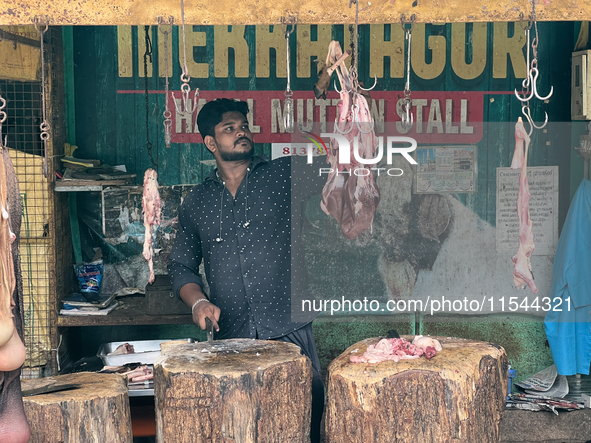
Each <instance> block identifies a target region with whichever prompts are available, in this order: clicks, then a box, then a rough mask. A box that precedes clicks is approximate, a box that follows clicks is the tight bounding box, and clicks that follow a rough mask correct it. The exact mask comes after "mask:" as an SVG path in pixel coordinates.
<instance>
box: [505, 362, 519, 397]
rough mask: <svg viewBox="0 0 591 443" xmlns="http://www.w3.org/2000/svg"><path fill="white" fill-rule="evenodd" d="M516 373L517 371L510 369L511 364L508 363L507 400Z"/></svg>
mask: <svg viewBox="0 0 591 443" xmlns="http://www.w3.org/2000/svg"><path fill="white" fill-rule="evenodd" d="M516 374H517V372H516V371H515V369H511V365H509V380H508V384H509V386H508V389H507V400H509V394H511V387H512V386H513V379H514V378H515V375H516Z"/></svg>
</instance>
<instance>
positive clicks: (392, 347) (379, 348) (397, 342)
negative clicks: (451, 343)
mask: <svg viewBox="0 0 591 443" xmlns="http://www.w3.org/2000/svg"><path fill="white" fill-rule="evenodd" d="M425 338H427V337H425ZM429 340H432V339H429ZM435 342H436V343H437V344H439V348H440V349H439V350H441V344H440V343H439V342H438V341H437V340H432V341H431V342H429V343H428V344H429V346H428V349H429V356H427V358H431V357H433V356H435V355H436V354H437V351H436V349H435V347H433V346H431V345H436V343H435ZM425 343H426V342H425ZM425 353H426V350H425V349H423V348H422V347H418V346H416V345H414V344H413V343H411V342H409V341H408V340H406V339H404V338H383V339H382V340H380V341H379V342H377V343H376V344H375V345H369V346H368V347H367V350H366V351H365V352H364V353H363V355H352V356H351V357H349V361H350V362H351V363H381V362H384V361H393V362H398V361H400V360H410V359H415V358H419V357H420V356H421V355H424V354H425Z"/></svg>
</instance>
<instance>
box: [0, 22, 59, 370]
mask: <svg viewBox="0 0 591 443" xmlns="http://www.w3.org/2000/svg"><path fill="white" fill-rule="evenodd" d="M27 28H28V32H30V35H31V40H37V41H38V40H39V34H38V33H36V32H35V28H34V27H27ZM31 28H32V29H31ZM5 43H8V44H10V45H13V43H12V42H4V41H3V42H2V44H5ZM4 49H6V48H4ZM14 50H15V51H17V45H14ZM44 52H45V60H46V63H45V70H46V71H45V74H46V79H47V81H46V89H45V90H46V94H47V96H46V100H47V110H46V112H47V115H48V118H47V120H48V121H49V122H50V124H51V139H50V141H49V142H48V143H47V152H45V151H46V147H45V145H44V143H43V141H42V140H41V138H40V128H39V126H40V124H41V122H42V121H43V109H42V100H41V89H42V88H41V81H40V80H31V81H15V80H1V79H0V94H1V95H2V97H4V98H5V99H6V101H7V104H6V108H5V111H6V114H7V120H6V122H5V123H4V124H3V138H4V141H5V144H6V146H7V147H8V148H9V152H10V156H11V158H12V161H13V163H14V166H15V170H16V174H17V178H18V181H19V187H20V195H21V202H22V208H23V210H22V217H23V219H22V227H21V233H20V238H21V240H20V257H21V267H22V277H23V287H24V307H23V308H24V309H23V310H24V315H25V325H24V326H25V328H24V329H25V347H26V350H27V357H26V360H25V365H24V366H25V367H24V369H23V377H25V378H27V377H39V376H44V375H50V374H52V373H54V372H55V369H56V368H55V366H56V364H55V355H56V353H55V351H56V348H57V312H56V311H57V308H56V306H57V298H58V297H57V294H58V291H60V290H62V289H63V288H61V287H60V286H63V280H64V279H63V278H57V275H58V274H63V270H62V269H61V268H62V267H64V266H65V262H67V261H68V260H65V258H64V257H63V254H60V257H58V256H57V255H56V240H57V239H60V241H61V240H62V239H63V237H64V236H65V234H64V232H65V231H66V229H69V224H68V223H64V221H63V220H62V219H61V218H63V217H64V216H65V215H64V213H65V214H67V206H66V205H64V204H63V203H64V202H63V201H58V200H57V199H56V197H55V196H54V193H53V190H52V188H51V184H52V181H53V175H54V173H53V171H54V169H53V162H52V161H51V160H52V159H54V158H55V156H56V155H60V154H62V153H63V149H64V140H65V118H64V110H63V109H64V105H63V103H64V98H63V95H64V94H63V68H62V66H63V64H62V61H61V30H60V29H51V30H50V31H49V32H47V33H46V35H45V51H44ZM21 53H22V51H21ZM28 54H30V57H32V58H34V57H35V56H36V57H39V48H33V49H32V50H30V51H29V52H28ZM0 57H2V58H6V50H4V51H0ZM2 58H0V64H6V63H9V62H10V63H12V64H13V65H14V64H15V63H17V64H18V63H19V59H18V58H17V59H16V60H10V61H8V60H5V59H4V60H3V59H2ZM20 62H22V64H23V66H25V65H26V66H30V67H32V68H33V69H37V68H39V69H40V64H39V63H31V61H30V60H24V59H23V60H20ZM24 69H26V67H25V68H24ZM39 69H37V72H35V73H33V75H31V76H30V77H32V78H38V79H40V77H41V73H40V71H39ZM26 77H28V76H26ZM55 147H57V149H55ZM60 150H61V152H59V151H60ZM45 158H47V159H48V161H49V168H48V169H49V174H48V177H46V176H45V174H44V170H43V165H44V161H45ZM63 207H65V208H66V210H65V211H64V209H63ZM56 209H58V210H56ZM56 214H59V216H60V221H59V222H58V223H56ZM56 226H59V230H60V232H59V235H58V233H57V232H56ZM66 237H67V236H66ZM66 246H67V245H66ZM66 258H68V259H69V257H68V256H66ZM58 270H59V272H58Z"/></svg>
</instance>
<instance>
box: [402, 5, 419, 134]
mask: <svg viewBox="0 0 591 443" xmlns="http://www.w3.org/2000/svg"><path fill="white" fill-rule="evenodd" d="M415 21H416V16H415V15H414V14H413V15H411V16H410V19H409V20H406V16H405V15H404V14H402V15H401V16H400V24H401V26H402V30H403V31H404V40H405V41H406V45H407V51H406V83H405V85H404V99H403V102H402V108H403V110H404V114H403V116H402V127H403V129H405V130H407V131H408V130H410V128H411V127H412V124H413V116H412V114H411V112H410V107H411V105H412V100H411V98H410V93H411V91H410V63H411V57H410V49H411V37H412V30H413V29H414V27H415ZM407 24H410V27H407V26H406V25H407Z"/></svg>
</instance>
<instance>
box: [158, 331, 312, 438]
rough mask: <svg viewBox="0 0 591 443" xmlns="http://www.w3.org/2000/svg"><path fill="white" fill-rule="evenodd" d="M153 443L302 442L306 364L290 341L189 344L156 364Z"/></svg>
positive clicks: (308, 394) (308, 399) (308, 382)
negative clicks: (155, 442)
mask: <svg viewBox="0 0 591 443" xmlns="http://www.w3.org/2000/svg"><path fill="white" fill-rule="evenodd" d="M154 396H155V403H156V441H158V442H160V443H168V442H175V443H185V442H186V443H189V442H190V443H202V442H203V443H230V442H236V443H253V442H261V443H276V442H290V443H299V442H302V443H304V442H305V443H307V442H309V441H310V419H311V408H312V366H311V363H310V361H309V360H308V358H307V357H305V356H303V355H302V354H301V353H300V348H299V347H298V346H296V345H293V344H291V343H283V342H276V341H262V340H250V339H231V340H218V341H215V342H213V344H212V345H208V344H207V343H188V344H183V345H178V346H174V347H172V348H169V349H166V350H164V351H162V355H161V356H160V357H159V358H158V359H157V360H156V362H155V364H154Z"/></svg>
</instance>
